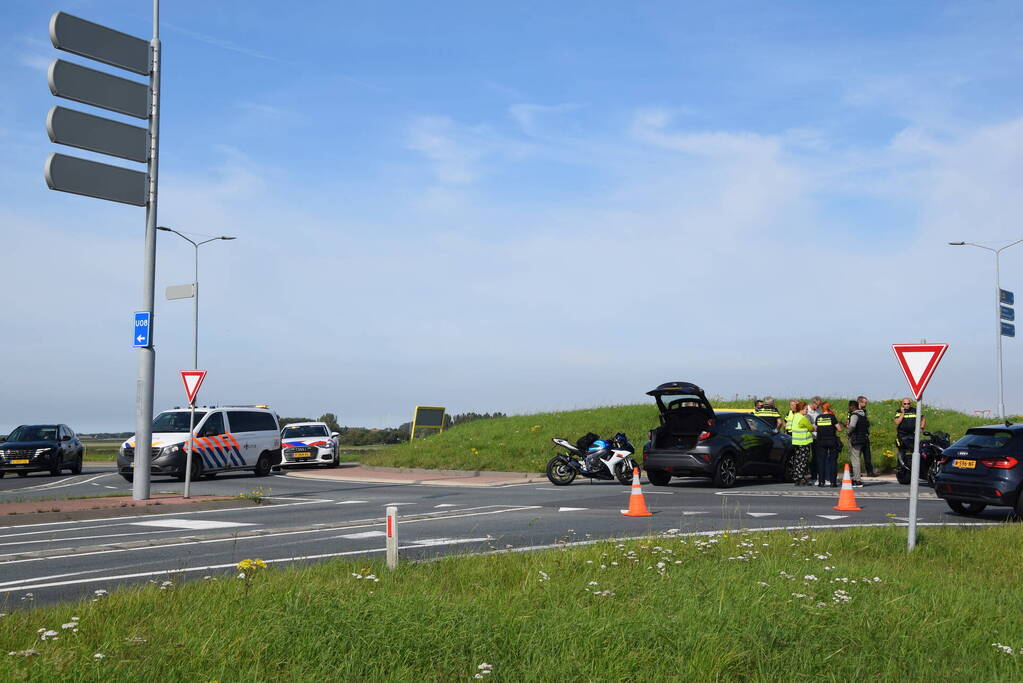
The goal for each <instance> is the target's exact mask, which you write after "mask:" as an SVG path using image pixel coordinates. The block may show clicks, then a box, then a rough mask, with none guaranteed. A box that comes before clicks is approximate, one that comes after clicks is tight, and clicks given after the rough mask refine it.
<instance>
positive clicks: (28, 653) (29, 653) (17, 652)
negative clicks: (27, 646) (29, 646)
mask: <svg viewBox="0 0 1023 683" xmlns="http://www.w3.org/2000/svg"><path fill="white" fill-rule="evenodd" d="M7 654H8V655H14V656H16V657H34V656H35V655H37V654H39V650H13V651H11V652H8V653H7Z"/></svg>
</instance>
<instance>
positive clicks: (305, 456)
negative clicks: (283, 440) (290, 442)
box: [295, 453, 313, 458]
mask: <svg viewBox="0 0 1023 683" xmlns="http://www.w3.org/2000/svg"><path fill="white" fill-rule="evenodd" d="M295 457H296V458H311V457H313V454H312V453H295Z"/></svg>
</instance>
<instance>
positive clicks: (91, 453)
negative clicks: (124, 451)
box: [82, 439, 124, 462]
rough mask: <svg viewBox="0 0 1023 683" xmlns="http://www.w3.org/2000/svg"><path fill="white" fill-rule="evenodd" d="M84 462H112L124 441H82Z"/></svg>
mask: <svg viewBox="0 0 1023 683" xmlns="http://www.w3.org/2000/svg"><path fill="white" fill-rule="evenodd" d="M82 443H83V444H84V445H85V462H113V461H115V460H117V449H118V448H120V447H121V444H122V443H124V439H83V440H82Z"/></svg>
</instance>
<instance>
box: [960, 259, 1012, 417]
mask: <svg viewBox="0 0 1023 683" xmlns="http://www.w3.org/2000/svg"><path fill="white" fill-rule="evenodd" d="M1020 242H1023V240H1016V241H1015V242H1010V243H1009V244H1006V245H1005V246H1004V247H1000V248H998V249H992V248H991V247H985V246H984V245H983V244H977V243H976V242H949V244H950V245H951V246H953V247H977V248H978V249H986V250H988V251H990V252H993V253H994V255H995V343H996V345H997V348H998V417H1000V418H1001V419H1002V420H1003V421H1004V420H1005V392H1004V390H1003V387H1002V309H1001V304H1002V297H1001V292H1002V283H1001V280H1000V278H999V274H998V272H999V271H998V269H999V266H998V255H999V254H1001V253H1002V252H1003V251H1005V250H1006V249H1008V248H1009V247H1012V246H1015V245H1017V244H1019V243H1020Z"/></svg>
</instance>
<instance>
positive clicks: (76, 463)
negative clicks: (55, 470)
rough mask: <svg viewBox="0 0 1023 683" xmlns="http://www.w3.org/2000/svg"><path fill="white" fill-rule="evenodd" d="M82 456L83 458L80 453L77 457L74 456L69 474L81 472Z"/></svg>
mask: <svg viewBox="0 0 1023 683" xmlns="http://www.w3.org/2000/svg"><path fill="white" fill-rule="evenodd" d="M82 458H83V456H81V455H79V456H78V457H77V458H75V461H74V462H73V463H72V464H71V474H81V473H82Z"/></svg>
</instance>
